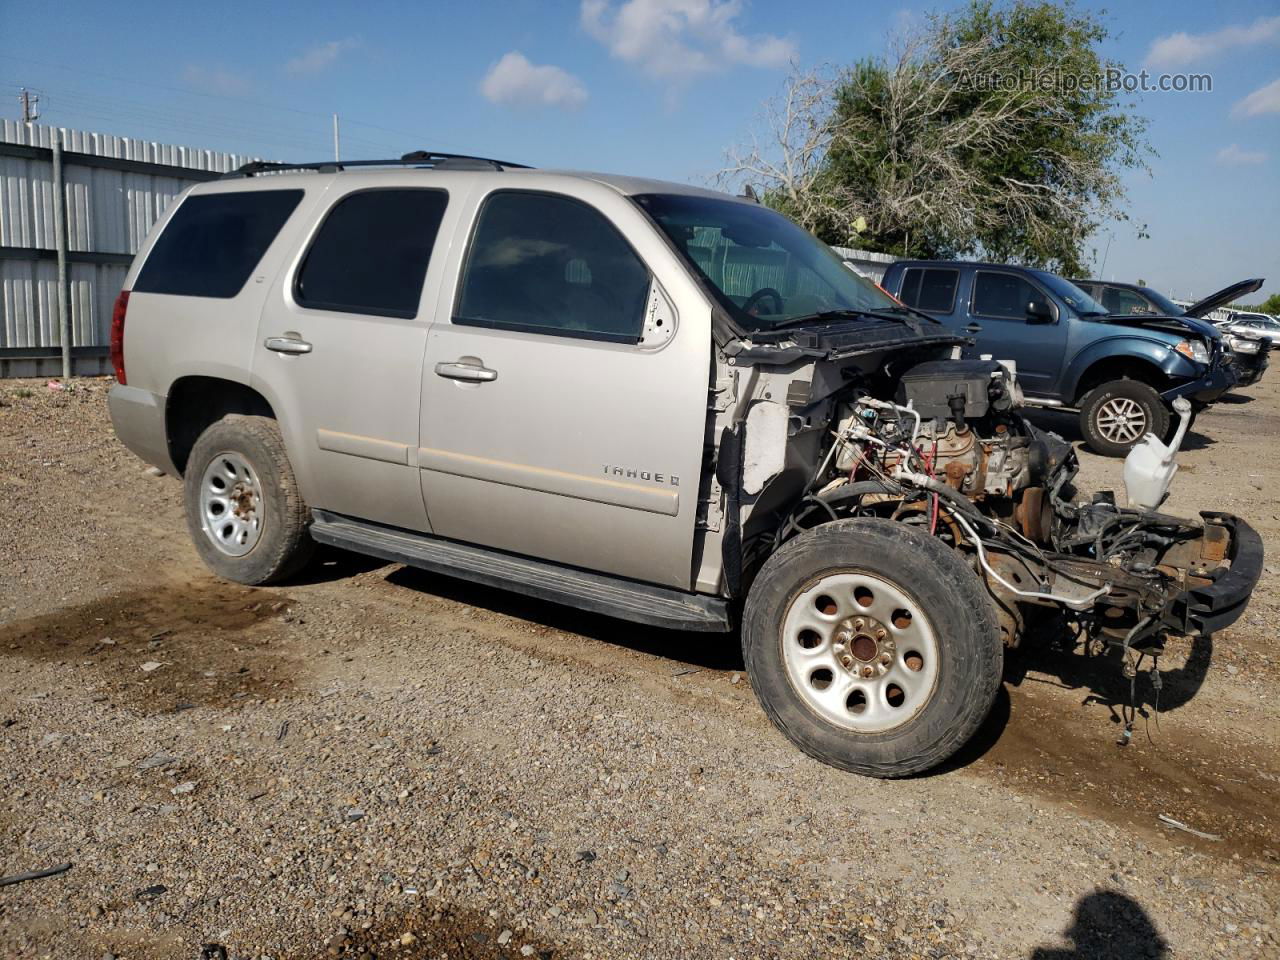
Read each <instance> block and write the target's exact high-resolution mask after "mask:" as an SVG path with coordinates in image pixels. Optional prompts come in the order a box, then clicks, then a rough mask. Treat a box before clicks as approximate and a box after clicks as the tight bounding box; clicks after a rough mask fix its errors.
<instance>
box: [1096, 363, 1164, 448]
mask: <svg viewBox="0 0 1280 960" xmlns="http://www.w3.org/2000/svg"><path fill="white" fill-rule="evenodd" d="M1169 419H1170V415H1169V408H1168V407H1167V406H1165V402H1164V401H1163V400H1161V399H1160V394H1158V393H1157V392H1156V391H1155V388H1154V387H1151V386H1149V385H1147V384H1145V383H1143V382H1142V381H1141V380H1112V381H1111V382H1109V383H1104V384H1101V385H1100V386H1097V387H1095V388H1094V389H1092V390H1090V391H1089V392H1088V393H1087V394H1085V397H1084V399H1083V400H1082V401H1080V433H1081V434H1082V435H1083V436H1084V440H1085V443H1087V444H1088V445H1089V447H1090V448H1091V449H1092V450H1093V451H1094V452H1095V453H1100V454H1102V455H1103V456H1104V457H1124V456H1127V455H1128V453H1129V451H1130V450H1132V449H1133V448H1134V445H1135V444H1137V443H1139V442H1141V440H1142V438H1143V437H1145V436H1146V435H1147V434H1148V433H1154V434H1155V435H1156V436H1157V437H1164V436H1166V435H1167V434H1168V432H1169Z"/></svg>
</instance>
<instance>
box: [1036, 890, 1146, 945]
mask: <svg viewBox="0 0 1280 960" xmlns="http://www.w3.org/2000/svg"><path fill="white" fill-rule="evenodd" d="M1062 937H1063V939H1064V940H1066V941H1067V942H1068V943H1069V944H1070V946H1067V947H1037V948H1036V949H1035V950H1033V951H1031V954H1030V960H1130V958H1137V957H1143V958H1146V960H1164V958H1166V957H1168V956H1169V944H1168V943H1166V942H1165V939H1164V937H1162V936H1160V931H1159V930H1157V929H1156V925H1155V923H1154V922H1153V921H1152V920H1151V918H1150V917H1149V916H1148V915H1147V912H1146V911H1145V910H1144V909H1142V906H1141V905H1140V904H1139V903H1138V901H1136V900H1134V899H1133V898H1132V897H1128V896H1125V895H1124V894H1123V893H1118V892H1116V891H1114V890H1095V891H1093V893H1090V894H1088V895H1086V896H1084V897H1081V898H1080V901H1079V902H1078V903H1077V904H1076V909H1075V914H1074V916H1073V917H1072V920H1071V925H1070V926H1068V927H1067V929H1066V930H1064V931H1063V932H1062Z"/></svg>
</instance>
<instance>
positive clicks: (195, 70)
mask: <svg viewBox="0 0 1280 960" xmlns="http://www.w3.org/2000/svg"><path fill="white" fill-rule="evenodd" d="M182 82H183V83H184V84H186V85H187V86H188V87H194V88H195V89H197V90H200V91H201V92H203V93H215V94H217V95H218V96H223V97H241V96H244V95H245V94H246V93H249V92H250V91H251V90H252V89H253V84H251V83H250V82H249V76H248V74H245V73H237V72H236V71H234V70H227V69H225V68H224V67H202V66H200V65H199V64H195V63H193V64H189V65H188V66H187V68H186V69H185V70H183V71H182Z"/></svg>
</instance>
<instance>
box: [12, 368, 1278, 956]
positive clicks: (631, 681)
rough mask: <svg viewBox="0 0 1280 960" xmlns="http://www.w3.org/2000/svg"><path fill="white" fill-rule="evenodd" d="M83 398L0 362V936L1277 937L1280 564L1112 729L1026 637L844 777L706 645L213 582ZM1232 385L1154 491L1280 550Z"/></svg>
mask: <svg viewBox="0 0 1280 960" xmlns="http://www.w3.org/2000/svg"><path fill="white" fill-rule="evenodd" d="M108 386H109V381H105V380H82V381H76V382H75V383H73V384H72V385H71V387H70V388H69V389H66V390H61V391H55V390H50V389H48V388H47V387H46V386H45V384H44V383H43V382H38V383H37V382H16V381H9V382H3V383H0V876H9V875H12V874H17V873H21V872H23V871H28V870H36V869H42V868H49V867H55V866H58V865H61V864H66V863H69V864H71V867H70V869H69V870H67V871H66V872H64V873H61V874H59V875H57V876H52V877H47V878H43V879H38V880H31V881H28V882H25V883H21V884H17V885H9V886H0V956H3V957H14V958H27V957H56V958H59V960H61V958H79V957H85V958H93V960H102V958H105V957H115V958H119V960H132V958H152V957H155V958H164V960H167V958H191V960H195V958H198V957H209V958H214V960H216V958H219V957H228V958H261V957H270V958H274V960H284V958H313V957H352V958H359V957H381V958H397V960H400V958H403V960H409V958H418V957H421V958H426V957H441V956H448V957H452V958H464V957H530V956H536V957H544V958H545V957H554V958H563V960H571V958H573V960H588V958H604V957H608V958H619V957H654V958H675V957H681V958H685V957H688V958H698V957H708V958H710V957H714V958H740V960H741V958H754V957H796V958H809V957H814V958H817V957H824V958H825V957H855V956H856V957H875V956H884V957H953V956H954V957H971V956H976V957H1001V958H1004V957H1027V958H1037V960H1049V958H1063V960H1065V958H1119V957H1131V956H1139V957H1141V956H1149V957H1160V956H1174V957H1188V958H1190V957H1205V956H1223V957H1233V958H1234V957H1264V956H1269V957H1276V956H1280V921H1277V917H1280V877H1278V873H1280V751H1277V743H1280V736H1278V734H1280V722H1278V721H1277V716H1276V708H1275V704H1276V702H1277V694H1278V693H1280V658H1278V656H1277V653H1276V648H1275V638H1276V632H1277V631H1276V628H1277V625H1278V624H1280V587H1278V586H1277V584H1278V581H1277V578H1276V576H1275V574H1276V571H1277V568H1278V565H1280V559H1271V560H1269V561H1268V564H1267V568H1266V575H1265V576H1264V579H1263V581H1262V583H1261V584H1260V585H1259V588H1258V590H1257V592H1256V593H1255V595H1254V597H1253V603H1252V606H1251V607H1250V609H1249V611H1248V612H1247V613H1246V615H1245V617H1244V618H1243V620H1242V621H1241V622H1239V623H1237V624H1236V625H1235V626H1233V627H1232V628H1230V629H1229V630H1226V631H1224V632H1223V633H1221V634H1220V635H1218V636H1216V637H1214V638H1213V640H1212V642H1201V643H1199V644H1197V645H1195V646H1194V647H1192V645H1191V644H1189V643H1183V644H1179V645H1176V646H1175V649H1173V650H1171V651H1170V654H1169V655H1168V656H1166V657H1164V658H1162V660H1161V663H1160V669H1161V671H1162V676H1163V680H1164V683H1163V688H1162V690H1161V692H1160V712H1159V714H1158V715H1157V714H1155V713H1154V711H1153V710H1152V709H1151V702H1152V699H1153V694H1152V690H1151V687H1150V683H1149V679H1148V678H1147V677H1146V676H1145V675H1143V676H1140V677H1139V679H1138V683H1137V692H1138V694H1139V696H1140V697H1141V698H1142V699H1143V700H1144V702H1145V703H1146V704H1147V707H1146V708H1145V710H1144V714H1145V716H1142V717H1140V718H1139V721H1138V725H1137V727H1136V729H1135V733H1134V737H1133V740H1132V743H1131V744H1130V745H1128V746H1124V747H1121V746H1119V745H1118V743H1117V741H1118V740H1119V739H1120V730H1121V727H1120V715H1121V713H1122V710H1123V708H1124V705H1125V704H1127V703H1128V697H1129V684H1128V682H1127V681H1125V680H1124V679H1123V678H1121V677H1120V676H1119V671H1118V669H1117V667H1116V664H1115V663H1114V662H1112V661H1111V660H1109V659H1106V658H1099V659H1086V658H1084V657H1083V656H1081V655H1079V654H1065V653H1053V652H1049V651H1045V650H1023V651H1019V652H1017V653H1015V654H1013V655H1011V656H1010V658H1009V660H1008V663H1007V667H1006V677H1005V679H1006V682H1005V684H1004V687H1003V690H1002V692H1001V695H1000V697H999V700H998V702H997V706H996V709H995V711H994V713H993V715H992V717H991V719H990V720H989V721H988V723H987V724H986V726H985V727H984V728H983V730H982V731H981V733H980V735H979V737H978V738H977V739H976V740H975V741H974V743H973V744H971V745H970V747H969V748H967V749H966V750H965V751H964V752H963V753H962V754H961V756H959V757H958V758H956V760H955V761H954V762H952V763H950V764H949V765H948V766H947V767H946V768H945V769H943V770H941V771H937V772H935V773H933V774H932V775H929V776H924V777H920V778H917V779H913V780H908V781H901V782H880V781H873V780H866V779H860V778H857V777H853V776H849V775H846V774H843V773H840V772H838V771H835V770H832V769H830V768H827V767H824V766H822V765H820V764H818V763H816V762H814V761H812V760H809V759H808V758H806V757H804V756H803V755H801V754H800V753H799V752H798V751H797V750H795V749H794V748H792V747H791V746H790V745H789V744H788V743H787V742H785V741H784V740H783V739H782V737H781V736H780V735H779V734H777V733H776V732H774V730H773V729H772V728H771V727H770V726H769V724H768V723H767V721H766V720H765V718H764V716H763V714H762V713H761V711H760V710H759V709H758V707H757V706H756V704H755V701H754V699H753V696H752V692H751V690H750V688H749V685H748V683H747V681H746V678H745V676H744V675H743V674H742V672H741V658H740V654H739V652H738V650H737V649H736V645H735V644H736V641H735V640H733V639H731V638H715V637H712V638H708V637H706V636H703V635H692V634H679V633H671V632H667V631H661V630H654V629H650V628H643V627H637V626H632V625H629V624H624V623H620V622H616V621H611V620H608V619H605V618H599V617H591V616H587V615H584V614H580V613H576V612H573V611H567V610H564V609H561V608H557V607H554V606H550V605H547V604H541V603H536V602H533V601H528V600H524V599H521V598H518V597H513V596H508V595H504V594H501V593H498V592H495V591H491V590H485V589H480V588H477V587H472V586H468V585H466V584H462V583H457V582H452V581H449V580H447V579H444V578H439V577H433V576H428V575H426V574H423V573H420V572H417V571H413V570H409V569H405V568H401V567H398V566H395V565H381V564H378V563H376V562H374V561H369V560H363V559H360V558H356V557H352V556H349V555H345V554H340V553H337V552H332V553H327V554H324V555H323V556H322V558H321V562H320V563H318V564H317V565H316V566H315V567H314V568H313V569H312V570H310V571H309V572H308V573H307V574H306V575H305V576H303V577H301V578H299V579H297V580H296V581H295V582H292V583H289V584H287V585H285V586H283V587H280V588H272V589H248V588H244V587H239V586H236V585H232V584H227V583H223V582H220V581H217V580H215V579H214V578H213V577H212V576H210V575H209V574H208V573H207V572H206V571H205V569H204V568H203V567H202V566H201V565H200V564H199V562H198V561H197V559H196V556H195V553H194V551H193V549H192V547H191V546H190V544H189V541H188V539H187V534H186V528H185V524H184V522H183V515H182V506H181V489H180V485H179V483H178V482H177V481H175V480H174V479H172V478H168V477H156V476H154V475H152V474H151V473H148V472H147V471H146V470H145V468H144V465H143V464H141V463H140V462H139V461H138V460H136V459H135V458H134V457H132V456H131V455H130V454H129V453H127V452H126V451H125V450H124V449H123V448H122V447H120V446H119V444H118V443H117V442H116V440H115V438H114V436H113V434H112V432H111V429H110V425H109V422H108V419H107V416H106V409H105V396H106V390H107V388H108ZM1230 401H1231V402H1225V403H1222V404H1221V405H1218V406H1215V407H1213V408H1212V409H1211V410H1209V411H1208V412H1207V413H1205V414H1204V415H1203V416H1202V417H1201V418H1200V419H1199V421H1198V422H1197V424H1196V427H1195V429H1194V431H1193V433H1192V434H1191V435H1190V437H1189V439H1188V442H1187V444H1186V452H1185V453H1184V454H1183V456H1182V458H1181V462H1182V464H1183V467H1182V472H1181V473H1180V474H1179V476H1178V478H1177V480H1176V481H1175V486H1174V494H1173V497H1172V498H1171V500H1170V502H1169V504H1168V506H1167V509H1168V511H1169V512H1173V513H1192V514H1193V513H1194V512H1195V511H1197V510H1200V509H1216V510H1226V511H1230V512H1234V513H1238V514H1240V515H1241V516H1243V517H1245V518H1246V519H1247V520H1248V521H1249V522H1250V523H1252V524H1253V525H1254V526H1255V528H1256V529H1258V530H1259V532H1260V533H1261V534H1262V536H1263V539H1264V541H1265V542H1266V548H1267V550H1268V555H1269V557H1272V558H1280V502H1278V500H1277V496H1276V493H1275V491H1277V490H1278V489H1280V447H1278V446H1277V440H1276V438H1277V437H1278V436H1280V375H1274V374H1273V375H1271V376H1270V377H1268V378H1267V379H1266V380H1264V382H1263V383H1262V384H1259V385H1257V386H1255V387H1252V388H1250V389H1248V390H1246V391H1243V392H1242V393H1241V395H1239V396H1237V397H1234V398H1230ZM1037 420H1038V422H1040V423H1041V424H1042V425H1045V426H1048V427H1050V428H1051V429H1057V430H1059V431H1060V432H1062V433H1063V434H1064V435H1065V436H1067V437H1068V439H1071V440H1073V441H1077V442H1078V440H1079V434H1078V432H1077V431H1076V429H1075V427H1074V423H1073V420H1072V418H1070V417H1067V416H1065V415H1061V414H1056V415H1055V414H1042V415H1039V416H1038V417H1037ZM1081 458H1082V461H1083V473H1082V478H1081V482H1080V484H1079V485H1080V486H1081V488H1082V489H1093V488H1108V487H1109V488H1115V489H1119V488H1120V487H1121V483H1120V464H1119V462H1116V461H1106V460H1102V459H1100V458H1098V457H1095V456H1093V455H1091V454H1089V453H1088V452H1084V451H1082V452H1081ZM1161 815H1163V816H1165V817H1168V818H1172V819H1174V820H1177V821H1179V822H1181V823H1182V824H1184V825H1186V826H1187V827H1189V828H1190V829H1191V830H1194V831H1198V833H1190V832H1186V831H1184V830H1181V829H1177V828H1175V827H1173V826H1170V825H1168V824H1167V823H1164V822H1162V820H1161V819H1160V817H1161ZM1200 834H1207V835H1209V838H1206V837H1203V836H1201V835H1200Z"/></svg>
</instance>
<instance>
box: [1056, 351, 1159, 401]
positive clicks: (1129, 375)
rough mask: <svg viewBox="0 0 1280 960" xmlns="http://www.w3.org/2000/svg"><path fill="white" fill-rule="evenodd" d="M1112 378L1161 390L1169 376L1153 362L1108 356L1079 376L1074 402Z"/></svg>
mask: <svg viewBox="0 0 1280 960" xmlns="http://www.w3.org/2000/svg"><path fill="white" fill-rule="evenodd" d="M1112 380H1138V381H1140V382H1142V383H1145V384H1147V385H1148V386H1150V387H1153V388H1155V389H1156V390H1163V389H1164V388H1165V387H1167V386H1168V383H1169V378H1168V377H1166V376H1165V375H1164V372H1163V371H1162V370H1161V369H1160V368H1159V367H1157V366H1155V364H1151V363H1147V362H1146V361H1144V360H1138V359H1136V358H1134V357H1109V358H1108V359H1106V360H1099V361H1098V362H1097V363H1095V364H1094V365H1093V366H1091V367H1090V368H1089V369H1087V370H1086V371H1085V372H1084V374H1083V375H1082V376H1081V377H1080V382H1079V383H1078V384H1077V385H1076V395H1075V401H1076V403H1079V402H1080V401H1081V400H1083V399H1084V397H1085V395H1086V394H1087V393H1088V392H1089V391H1090V390H1092V389H1093V388H1094V387H1097V386H1100V385H1102V384H1104V383H1110V382H1111V381H1112Z"/></svg>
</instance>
